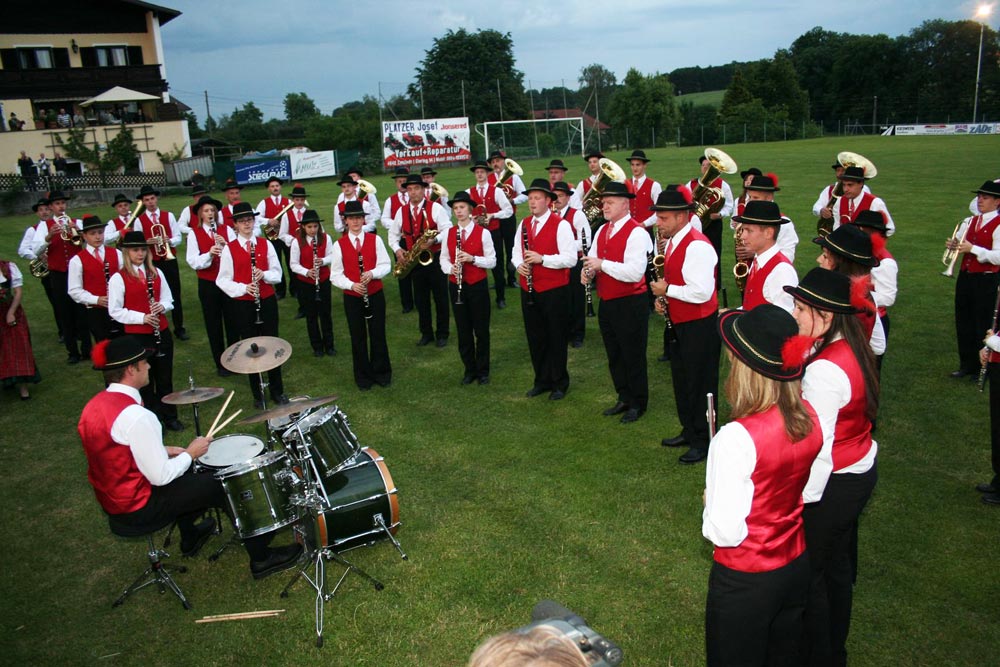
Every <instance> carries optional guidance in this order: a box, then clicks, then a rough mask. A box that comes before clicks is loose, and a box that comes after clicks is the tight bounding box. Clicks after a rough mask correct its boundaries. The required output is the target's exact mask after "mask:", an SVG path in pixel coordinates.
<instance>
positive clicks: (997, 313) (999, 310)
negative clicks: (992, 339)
mask: <svg viewBox="0 0 1000 667" xmlns="http://www.w3.org/2000/svg"><path fill="white" fill-rule="evenodd" d="M998 317H1000V288H997V301H996V307H995V308H994V309H993V332H994V333H996V330H997V318H998ZM989 355H990V353H989V352H987V353H986V363H985V364H983V365H982V367H981V368H980V369H979V393H980V394H981V393H983V389H985V388H986V369H987V368H988V367H989V363H990V357H989ZM990 391H991V392H992V391H993V390H992V389H990Z"/></svg>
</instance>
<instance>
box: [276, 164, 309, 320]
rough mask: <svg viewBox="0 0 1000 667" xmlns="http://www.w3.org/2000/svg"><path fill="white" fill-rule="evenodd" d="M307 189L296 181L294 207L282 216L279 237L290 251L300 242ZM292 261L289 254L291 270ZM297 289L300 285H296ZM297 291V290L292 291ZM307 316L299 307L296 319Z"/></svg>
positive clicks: (290, 280) (293, 192) (293, 191)
mask: <svg viewBox="0 0 1000 667" xmlns="http://www.w3.org/2000/svg"><path fill="white" fill-rule="evenodd" d="M306 196H307V195H306V189H305V186H303V185H302V184H301V183H296V184H295V185H293V186H292V207H291V208H290V209H288V212H287V213H285V214H284V215H283V216H281V224H280V225H279V228H278V238H279V239H280V240H281V242H282V243H284V244H285V246H286V247H287V248H288V250H289V253H290V252H291V249H292V248H293V247H294V246H295V245H296V244H297V243H298V242H299V223H300V222H301V220H302V216H303V215H305V212H306ZM291 261H292V257H291V255H290V254H289V256H288V262H289V264H288V266H289V271H291ZM288 280H289V282H292V279H291V277H289V279H288ZM295 287H296V290H297V289H298V285H295ZM292 293H293V294H295V293H296V291H295V290H293V292H292ZM305 316H306V311H304V310H302V308H299V311H298V312H297V313H296V314H295V319H297V320H301V319H302V318H303V317H305Z"/></svg>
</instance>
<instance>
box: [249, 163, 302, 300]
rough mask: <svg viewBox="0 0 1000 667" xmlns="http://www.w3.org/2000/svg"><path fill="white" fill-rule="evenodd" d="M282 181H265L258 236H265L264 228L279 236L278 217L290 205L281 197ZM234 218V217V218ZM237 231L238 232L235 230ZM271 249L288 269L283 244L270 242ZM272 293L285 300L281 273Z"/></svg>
mask: <svg viewBox="0 0 1000 667" xmlns="http://www.w3.org/2000/svg"><path fill="white" fill-rule="evenodd" d="M283 184H284V181H283V180H281V179H280V178H278V177H277V176H272V177H271V178H269V179H267V182H266V183H265V185H267V192H268V196H267V197H264V198H263V199H261V200H260V202H259V203H258V204H257V209H256V212H257V224H258V225H259V226H260V235H261V236H265V228H266V227H270V228H271V229H272V230H274V231H273V232H272V235H274V234H280V231H281V217H280V216H279V215H278V214H279V213H281V211H282V209H284V208H285V207H286V206H288V204H289V203H290V202H289V201H288V198H287V197H284V196H282V194H281V186H282V185H283ZM234 217H235V216H234ZM237 231H238V230H237ZM270 245H271V247H272V248H273V249H274V253H275V254H276V255H277V256H278V261H279V263H280V262H281V261H284V264H285V269H286V270H287V269H288V257H289V249H288V246H286V245H285V244H284V243H282V242H280V241H279V240H278V239H275V240H273V241H270ZM289 289H290V290H291V293H292V296H295V290H296V289H297V287H296V285H295V283H294V282H292V284H291V285H290V287H289ZM274 293H275V294H276V295H277V298H279V299H284V298H285V274H284V272H282V274H281V279H280V280H279V281H278V282H277V283H275V284H274Z"/></svg>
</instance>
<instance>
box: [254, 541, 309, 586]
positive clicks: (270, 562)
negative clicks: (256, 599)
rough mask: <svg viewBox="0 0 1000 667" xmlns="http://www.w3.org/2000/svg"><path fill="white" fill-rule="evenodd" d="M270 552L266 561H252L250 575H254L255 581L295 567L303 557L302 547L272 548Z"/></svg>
mask: <svg viewBox="0 0 1000 667" xmlns="http://www.w3.org/2000/svg"><path fill="white" fill-rule="evenodd" d="M269 551H270V553H268V555H267V558H265V559H264V560H254V561H250V574H252V575H253V578H254V579H263V578H264V577H267V576H270V575H272V574H275V573H276V572H281V571H282V570H287V569H288V568H290V567H292V566H293V565H295V563H296V562H298V560H299V556H301V555H302V545H301V544H289V545H288V546H285V547H278V548H276V549H275V548H272V549H270V550H269Z"/></svg>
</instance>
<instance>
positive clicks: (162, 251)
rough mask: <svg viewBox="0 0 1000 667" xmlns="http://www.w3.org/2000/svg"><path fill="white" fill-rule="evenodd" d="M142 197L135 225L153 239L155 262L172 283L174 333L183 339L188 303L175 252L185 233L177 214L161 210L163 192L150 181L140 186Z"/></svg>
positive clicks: (134, 227) (151, 245) (134, 226)
mask: <svg viewBox="0 0 1000 667" xmlns="http://www.w3.org/2000/svg"><path fill="white" fill-rule="evenodd" d="M139 199H140V200H141V201H142V206H143V208H144V209H145V211H143V214H142V215H140V216H139V217H138V218H136V221H135V222H134V223H133V225H132V229H134V230H135V231H141V232H142V233H143V236H144V237H145V238H146V240H147V241H149V245H150V248H149V252H150V254H151V255H152V256H153V266H155V267H156V268H157V269H158V270H160V271H161V272H163V276H164V277H165V278H166V280H167V284H168V285H170V293H171V295H172V296H173V298H174V310H173V313H171V319H172V320H173V322H174V333H175V334H176V335H177V338H178V339H179V340H187V339H188V338H189V336H188V333H187V330H186V329H185V328H184V304H183V302H182V300H181V274H180V268H179V267H178V264H177V257H176V256H174V253H173V250H172V249H173V248H176V247H177V246H179V245H180V243H181V233H180V230H179V229H178V227H177V220H175V219H174V214H173V213H171V212H169V211H161V210H160V205H159V201H160V192H159V191H158V190H156V189H154V188H153V187H151V186H149V185H144V186H142V189H141V190H139Z"/></svg>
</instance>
